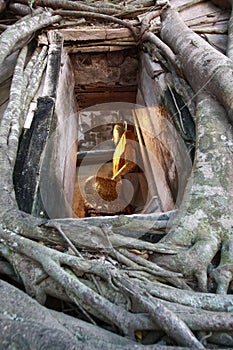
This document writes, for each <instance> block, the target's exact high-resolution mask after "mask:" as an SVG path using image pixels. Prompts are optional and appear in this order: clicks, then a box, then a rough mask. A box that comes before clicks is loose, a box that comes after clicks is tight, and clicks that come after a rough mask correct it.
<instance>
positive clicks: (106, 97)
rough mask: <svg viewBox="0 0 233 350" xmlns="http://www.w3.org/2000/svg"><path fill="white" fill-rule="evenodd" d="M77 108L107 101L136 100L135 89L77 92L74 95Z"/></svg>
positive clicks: (130, 101) (131, 101) (132, 101)
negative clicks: (128, 90)
mask: <svg viewBox="0 0 233 350" xmlns="http://www.w3.org/2000/svg"><path fill="white" fill-rule="evenodd" d="M76 97H77V103H78V106H79V109H84V108H87V107H90V106H94V105H97V104H100V103H109V102H129V103H135V102H136V91H130V92H127V91H125V92H118V91H116V92H114V91H111V92H107V91H106V92H96V93H95V92H92V93H79V94H77V95H76Z"/></svg>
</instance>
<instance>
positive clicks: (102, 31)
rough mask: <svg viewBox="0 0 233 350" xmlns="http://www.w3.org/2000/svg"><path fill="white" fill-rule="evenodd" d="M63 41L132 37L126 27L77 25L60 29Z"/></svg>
mask: <svg viewBox="0 0 233 350" xmlns="http://www.w3.org/2000/svg"><path fill="white" fill-rule="evenodd" d="M59 32H60V33H61V34H62V36H63V38H64V41H75V42H79V41H96V40H111V39H118V38H132V37H133V36H132V32H131V31H130V30H129V29H128V28H111V27H107V26H104V27H103V26H100V27H97V26H95V27H90V26H86V27H81V28H80V27H79V28H64V29H60V30H59Z"/></svg>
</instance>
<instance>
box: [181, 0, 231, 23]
mask: <svg viewBox="0 0 233 350" xmlns="http://www.w3.org/2000/svg"><path fill="white" fill-rule="evenodd" d="M220 13H222V10H221V9H220V8H218V7H216V6H215V5H214V4H213V3H212V2H210V1H207V2H203V3H200V4H196V5H193V6H191V7H188V8H186V9H184V10H182V11H180V15H181V17H182V18H183V20H184V21H188V20H191V19H194V18H199V17H203V16H211V15H215V16H218V15H220ZM225 13H229V11H228V10H226V12H225ZM229 14H230V13H229Z"/></svg>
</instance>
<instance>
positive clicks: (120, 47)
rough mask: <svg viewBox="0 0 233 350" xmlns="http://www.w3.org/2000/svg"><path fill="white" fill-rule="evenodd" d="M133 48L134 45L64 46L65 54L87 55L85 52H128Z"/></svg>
mask: <svg viewBox="0 0 233 350" xmlns="http://www.w3.org/2000/svg"><path fill="white" fill-rule="evenodd" d="M132 47H135V45H118V46H117V45H114V46H112V45H102V46H98V45H95V46H85V47H77V46H66V51H67V53H69V54H71V53H73V54H74V53H87V52H113V51H122V50H128V49H132Z"/></svg>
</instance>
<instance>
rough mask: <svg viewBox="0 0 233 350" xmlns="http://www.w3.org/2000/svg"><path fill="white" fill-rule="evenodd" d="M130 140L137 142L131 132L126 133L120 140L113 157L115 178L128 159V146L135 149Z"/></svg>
mask: <svg viewBox="0 0 233 350" xmlns="http://www.w3.org/2000/svg"><path fill="white" fill-rule="evenodd" d="M129 140H132V141H136V137H135V135H134V133H133V132H132V131H131V130H128V131H125V132H124V133H123V135H122V136H121V138H120V141H119V143H118V145H117V146H116V149H115V152H114V155H113V162H112V163H113V169H112V170H113V171H112V172H113V176H114V175H116V174H117V172H118V171H119V170H120V169H121V168H122V167H123V166H124V164H125V163H126V159H125V156H124V153H125V149H126V146H128V147H132V148H134V146H133V145H132V142H130V141H129Z"/></svg>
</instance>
